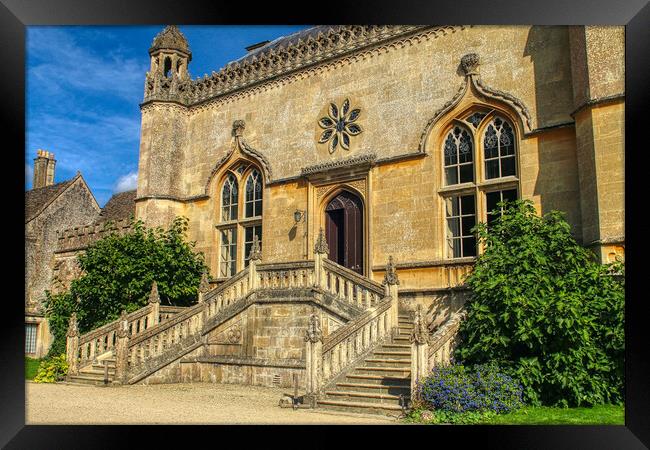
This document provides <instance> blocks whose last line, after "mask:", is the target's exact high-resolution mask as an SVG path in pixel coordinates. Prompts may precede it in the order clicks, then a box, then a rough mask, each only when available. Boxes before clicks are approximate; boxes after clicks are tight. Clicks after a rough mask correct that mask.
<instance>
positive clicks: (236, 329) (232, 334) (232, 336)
mask: <svg viewBox="0 0 650 450" xmlns="http://www.w3.org/2000/svg"><path fill="white" fill-rule="evenodd" d="M227 336H228V342H230V343H231V344H236V343H238V342H239V341H240V340H241V327H240V326H239V324H237V325H235V326H233V327H231V328H230V329H229V330H228V333H227Z"/></svg>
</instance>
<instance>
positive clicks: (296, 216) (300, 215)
mask: <svg viewBox="0 0 650 450" xmlns="http://www.w3.org/2000/svg"><path fill="white" fill-rule="evenodd" d="M293 220H294V221H295V222H296V223H298V222H300V221H304V220H305V211H301V210H299V209H296V211H295V212H294V213H293Z"/></svg>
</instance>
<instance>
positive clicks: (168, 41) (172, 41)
mask: <svg viewBox="0 0 650 450" xmlns="http://www.w3.org/2000/svg"><path fill="white" fill-rule="evenodd" d="M161 49H168V50H180V51H182V52H183V53H186V54H187V55H190V57H191V55H192V53H191V52H190V47H189V45H188V43H187V39H186V38H185V35H183V33H182V32H181V30H179V29H178V27H177V26H176V25H168V26H167V27H165V29H164V30H162V31H161V32H160V33H158V34H157V35H156V37H155V38H154V39H153V43H152V44H151V48H150V49H149V53H150V54H151V53H153V52H155V51H156V50H161Z"/></svg>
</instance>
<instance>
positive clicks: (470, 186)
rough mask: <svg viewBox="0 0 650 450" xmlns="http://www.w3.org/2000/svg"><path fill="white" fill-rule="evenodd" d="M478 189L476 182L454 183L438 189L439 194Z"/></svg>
mask: <svg viewBox="0 0 650 450" xmlns="http://www.w3.org/2000/svg"><path fill="white" fill-rule="evenodd" d="M474 189H476V184H475V183H461V184H454V185H452V186H445V187H442V188H440V189H439V190H438V193H439V194H450V193H453V194H455V193H462V192H474Z"/></svg>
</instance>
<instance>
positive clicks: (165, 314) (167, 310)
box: [160, 305, 188, 322]
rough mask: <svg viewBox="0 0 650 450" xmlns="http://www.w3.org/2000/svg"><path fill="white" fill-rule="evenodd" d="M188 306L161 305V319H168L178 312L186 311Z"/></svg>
mask: <svg viewBox="0 0 650 450" xmlns="http://www.w3.org/2000/svg"><path fill="white" fill-rule="evenodd" d="M187 308H188V307H187V306H171V305H160V321H161V322H162V321H163V320H167V319H169V318H170V317H173V316H175V315H176V314H178V313H181V312H183V311H185V310H186V309H187Z"/></svg>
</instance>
